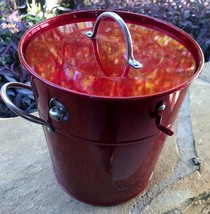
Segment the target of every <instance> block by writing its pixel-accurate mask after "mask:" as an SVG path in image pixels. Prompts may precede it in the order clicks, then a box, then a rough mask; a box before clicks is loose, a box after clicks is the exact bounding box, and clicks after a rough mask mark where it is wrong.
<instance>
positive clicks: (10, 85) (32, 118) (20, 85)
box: [1, 82, 53, 132]
mask: <svg viewBox="0 0 210 214" xmlns="http://www.w3.org/2000/svg"><path fill="white" fill-rule="evenodd" d="M9 88H25V89H28V90H31V86H29V85H26V84H23V83H18V82H9V83H6V84H4V85H3V86H2V88H1V98H2V100H3V101H4V103H5V104H6V105H7V107H8V108H9V109H11V110H12V111H13V112H14V113H15V114H17V115H18V116H20V117H23V118H24V119H26V120H28V121H30V122H33V123H37V124H40V125H43V126H47V127H48V131H49V132H53V128H52V126H51V125H50V124H49V123H48V122H46V121H44V120H42V119H41V118H39V117H36V116H34V115H32V114H28V113H27V112H25V111H23V110H22V109H20V108H18V107H17V106H16V105H15V104H14V103H13V102H12V101H11V100H10V98H9V97H8V95H7V90H8V89H9Z"/></svg>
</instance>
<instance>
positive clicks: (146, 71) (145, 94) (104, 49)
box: [1, 10, 204, 206]
mask: <svg viewBox="0 0 210 214" xmlns="http://www.w3.org/2000/svg"><path fill="white" fill-rule="evenodd" d="M123 20H124V21H123ZM134 55H135V58H134ZM19 57H20V61H21V63H22V65H23V66H24V67H25V68H26V70H27V71H28V72H29V74H30V82H31V87H30V86H28V85H25V84H22V83H7V84H5V85H4V86H3V87H2V89H1V96H2V99H3V100H4V102H5V103H6V105H7V106H8V107H9V108H10V109H11V110H13V111H14V112H15V113H16V114H18V115H20V116H22V117H23V118H25V119H27V120H30V121H32V122H35V123H38V124H41V125H43V129H44V133H45V137H46V141H47V144H48V148H49V152H50V156H51V160H52V163H53V169H54V172H55V175H56V178H57V180H58V182H59V184H60V185H61V187H62V188H63V189H64V190H65V191H66V192H68V193H69V194H70V195H72V196H73V197H75V198H77V199H78V200H80V201H83V202H86V203H89V204H94V205H103V206H110V205H116V204H120V203H123V202H125V201H128V200H130V199H131V198H133V197H135V196H136V195H138V194H139V193H141V192H142V191H143V190H144V189H145V188H146V187H147V185H148V183H149V181H150V180H151V178H152V175H153V171H154V168H155V165H156V163H157V160H158V157H159V155H160V153H161V150H162V148H163V145H164V142H165V140H166V137H167V136H168V135H169V136H171V135H172V134H173V131H171V126H172V124H173V123H174V121H175V119H176V117H177V114H178V111H179V109H180V106H181V104H182V102H183V99H184V97H185V95H186V93H187V90H188V88H189V86H190V84H191V82H192V81H193V80H195V79H196V77H197V76H198V75H199V73H200V72H201V70H202V67H203V63H204V57H203V54H202V51H201V49H200V47H199V46H198V45H197V43H196V42H195V41H194V40H193V39H192V38H191V37H190V36H189V35H188V34H186V33H185V32H183V31H182V30H180V29H178V28H176V27H175V26H173V25H170V24H168V23H165V22H163V21H160V20H157V19H154V18H150V17H148V16H143V15H139V14H134V13H128V12H122V11H114V12H111V11H109V12H105V11H101V10H100V11H81V12H73V13H69V14H64V15H60V16H57V17H54V18H51V19H48V20H46V21H43V22H41V23H39V24H37V25H35V26H34V27H32V28H31V29H30V30H28V31H27V32H26V33H25V34H24V36H23V37H22V39H21V41H20V44H19ZM15 87H18V88H25V89H29V90H32V91H33V93H34V96H35V99H36V102H37V107H38V112H39V115H40V117H39V118H38V117H35V116H33V115H30V114H28V113H26V112H24V111H22V110H21V109H19V108H18V107H16V106H15V105H14V104H13V103H12V102H11V100H10V99H9V97H8V95H7V90H8V88H15Z"/></svg>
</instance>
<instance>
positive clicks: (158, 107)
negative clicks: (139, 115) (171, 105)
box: [155, 102, 174, 136]
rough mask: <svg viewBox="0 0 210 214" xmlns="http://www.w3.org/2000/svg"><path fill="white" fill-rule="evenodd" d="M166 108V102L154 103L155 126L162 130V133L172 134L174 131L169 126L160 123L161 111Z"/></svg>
mask: <svg viewBox="0 0 210 214" xmlns="http://www.w3.org/2000/svg"><path fill="white" fill-rule="evenodd" d="M165 108H166V103H165V102H159V103H158V104H157V105H156V108H155V123H156V126H157V128H158V129H159V130H160V131H162V132H163V133H165V134H167V135H169V136H172V135H173V134H174V132H173V131H172V130H170V129H169V128H167V127H165V126H164V125H162V116H163V112H164V110H165Z"/></svg>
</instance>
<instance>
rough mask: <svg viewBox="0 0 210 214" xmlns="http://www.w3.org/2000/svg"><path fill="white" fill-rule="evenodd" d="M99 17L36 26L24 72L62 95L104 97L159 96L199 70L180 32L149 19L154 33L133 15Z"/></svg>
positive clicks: (69, 18)
mask: <svg viewBox="0 0 210 214" xmlns="http://www.w3.org/2000/svg"><path fill="white" fill-rule="evenodd" d="M88 13H89V14H88ZM100 13H101V11H100V12H96V11H86V12H85V11H83V12H80V13H79V12H78V13H74V14H76V15H75V16H73V15H70V14H65V15H62V16H58V17H55V18H53V19H50V20H47V21H45V22H43V23H40V24H39V25H37V26H35V27H34V28H33V29H31V31H30V32H29V33H28V37H30V39H29V40H28V42H27V45H26V47H25V49H24V50H25V52H24V58H25V59H24V60H25V61H26V62H25V64H27V66H26V67H27V68H29V69H30V70H33V72H35V73H36V74H38V75H39V76H40V78H44V79H45V80H47V81H50V82H51V83H53V84H56V85H59V86H61V87H63V88H65V90H66V89H67V90H71V91H75V92H79V93H84V94H88V95H94V96H108V97H136V96H138V97H139V96H145V95H152V94H158V93H162V92H164V91H168V90H171V89H174V88H176V87H178V86H180V85H183V84H185V83H186V82H189V81H190V80H191V79H192V77H193V76H194V75H195V73H196V69H197V66H198V65H197V64H196V63H197V62H196V59H195V57H194V55H195V53H193V52H192V51H191V50H190V48H189V45H191V44H190V43H192V44H193V45H194V46H196V47H193V51H194V49H196V48H197V49H198V51H200V49H199V47H197V44H196V43H195V42H194V40H193V39H191V38H190V37H189V36H188V35H185V33H183V32H182V31H180V30H178V29H177V28H175V27H173V26H171V25H167V24H165V23H163V22H159V21H157V20H154V19H152V20H153V22H157V23H159V25H160V27H159V28H158V27H157V26H153V25H152V24H151V23H149V22H148V20H150V18H149V17H145V16H142V15H138V14H134V15H133V14H131V15H130V13H123V12H119V14H120V15H122V16H123V18H124V21H125V22H123V20H122V19H121V18H120V17H119V16H118V15H117V14H116V13H113V12H105V13H102V14H101V15H100ZM117 13H118V12H117ZM77 14H79V15H77ZM81 14H83V15H81ZM87 14H88V15H87ZM125 14H127V16H125ZM99 15H100V16H99ZM129 16H131V17H132V18H131V19H130V20H129ZM125 17H126V19H125ZM138 17H139V20H138V19H137V18H138ZM96 18H97V21H96ZM143 18H144V19H145V22H144V19H143ZM125 23H126V24H125ZM94 24H95V28H94ZM167 28H169V29H172V30H173V31H174V32H178V33H179V35H178V33H177V34H175V35H173V32H167V31H166V29H167ZM89 31H91V32H92V33H93V34H94V35H93V38H89V37H88V36H87V35H89V36H91V35H92V34H91V32H89ZM87 32H88V33H87ZM85 34H87V35H85ZM177 35H178V36H180V35H181V37H177ZM185 37H186V38H185ZM188 37H189V38H188ZM188 40H189V41H190V42H186V41H188ZM199 53H200V52H199ZM200 55H202V53H201V54H200ZM134 57H135V58H134ZM197 61H198V60H197ZM201 61H202V60H201ZM132 63H133V64H132ZM135 66H136V67H137V68H135Z"/></svg>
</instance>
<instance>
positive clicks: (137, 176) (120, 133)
mask: <svg viewBox="0 0 210 214" xmlns="http://www.w3.org/2000/svg"><path fill="white" fill-rule="evenodd" d="M31 83H32V87H33V89H36V90H34V95H35V97H36V99H37V104H38V109H39V114H40V117H41V118H42V119H43V120H47V121H48V122H49V123H50V124H52V126H53V127H54V132H53V133H51V132H48V130H47V128H44V132H45V137H46V140H47V142H48V148H49V151H50V155H51V159H52V163H53V168H54V172H55V175H56V178H57V181H58V183H59V184H60V185H61V186H62V187H63V189H64V190H65V191H66V192H68V193H69V194H71V195H72V196H73V197H75V198H77V199H79V200H81V201H83V202H86V203H89V204H94V205H106V206H109V205H116V204H120V203H123V202H125V201H127V200H129V199H131V198H133V197H135V196H136V195H138V194H139V193H140V192H142V191H143V190H144V189H145V188H146V186H147V184H148V183H149V181H150V179H151V178H152V175H153V171H154V168H155V165H156V162H157V160H158V157H159V155H160V152H161V150H162V147H163V145H164V142H165V139H166V137H167V135H166V134H164V133H163V132H162V131H160V130H159V129H157V126H156V124H155V117H154V111H155V107H156V105H157V103H159V102H162V101H164V102H165V103H166V105H167V108H166V109H165V112H164V115H163V117H162V123H163V124H165V125H166V126H168V127H170V126H171V124H173V122H174V120H175V118H176V117H177V114H178V110H179V108H180V106H181V103H182V101H183V99H184V97H185V94H186V92H187V88H185V89H183V90H180V91H176V92H174V93H172V94H170V95H164V96H159V97H156V98H153V99H140V100H139V99H134V100H133V99H132V100H119V99H117V100H109V99H92V98H91V97H86V96H83V95H77V94H76V95H75V94H74V93H69V92H64V91H62V90H58V89H55V88H54V87H51V86H49V85H46V84H45V83H43V82H42V81H39V80H38V79H36V78H32V80H31ZM52 97H59V101H60V102H61V103H63V105H65V107H66V109H68V112H69V115H70V116H69V117H70V119H69V121H67V122H63V123H61V122H56V121H54V120H52V119H51V118H50V117H46V116H47V115H48V112H49V109H50V108H49V106H48V102H49V100H50V99H51V98H52Z"/></svg>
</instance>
